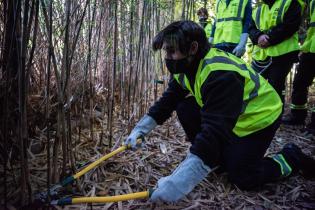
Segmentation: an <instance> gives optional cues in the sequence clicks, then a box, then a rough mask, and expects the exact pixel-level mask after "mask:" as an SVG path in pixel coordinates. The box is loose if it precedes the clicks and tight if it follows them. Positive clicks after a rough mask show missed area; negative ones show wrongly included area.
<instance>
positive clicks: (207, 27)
mask: <svg viewBox="0 0 315 210" xmlns="http://www.w3.org/2000/svg"><path fill="white" fill-rule="evenodd" d="M204 30H205V32H206V36H207V38H208V39H209V37H210V35H211V31H212V24H211V23H210V22H208V23H207V25H206V27H205V28H204Z"/></svg>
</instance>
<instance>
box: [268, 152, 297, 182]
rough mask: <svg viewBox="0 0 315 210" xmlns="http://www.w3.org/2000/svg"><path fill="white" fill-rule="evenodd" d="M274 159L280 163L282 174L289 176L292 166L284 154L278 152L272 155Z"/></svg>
mask: <svg viewBox="0 0 315 210" xmlns="http://www.w3.org/2000/svg"><path fill="white" fill-rule="evenodd" d="M272 159H273V160H274V161H276V162H277V163H278V164H279V165H280V169H281V175H282V176H285V177H286V176H289V175H290V174H291V172H292V168H291V167H290V165H289V164H288V163H287V161H286V160H285V159H284V157H283V155H282V154H276V155H275V156H273V157H272Z"/></svg>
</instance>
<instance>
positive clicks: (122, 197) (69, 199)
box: [35, 137, 153, 205]
mask: <svg viewBox="0 0 315 210" xmlns="http://www.w3.org/2000/svg"><path fill="white" fill-rule="evenodd" d="M142 140H143V137H141V138H140V139H138V144H141V142H142ZM130 148H131V147H130V145H123V146H121V147H119V148H118V149H116V150H114V151H112V152H111V153H109V154H107V155H104V156H103V157H101V158H99V159H98V160H96V161H94V162H93V163H91V164H90V165H88V166H87V167H85V168H84V169H82V170H81V171H79V172H77V173H76V174H74V175H72V176H69V177H67V178H65V179H64V180H63V181H61V182H60V183H59V184H56V185H54V186H52V187H51V188H50V189H49V194H50V196H51V197H56V196H57V195H58V191H59V190H60V189H61V188H63V187H65V186H66V185H68V184H71V183H73V182H74V181H75V180H76V179H78V178H79V177H81V176H82V175H84V174H85V173H87V172H88V171H90V170H91V169H93V168H95V167H96V166H98V165H99V164H100V163H101V162H103V161H105V160H107V159H109V158H111V157H112V156H114V155H116V154H118V153H120V152H123V151H125V150H126V149H130ZM152 192H153V190H151V189H150V190H147V191H143V192H137V193H130V194H125V195H117V196H104V197H103V196H102V197H77V198H72V197H67V198H61V199H58V200H52V201H51V203H50V204H51V205H69V204H75V203H106V202H118V201H126V200H134V199H145V198H149V197H150V196H151V193H152ZM47 198H48V192H47V191H45V192H41V193H38V194H37V195H35V199H36V200H39V201H41V202H42V203H46V202H47Z"/></svg>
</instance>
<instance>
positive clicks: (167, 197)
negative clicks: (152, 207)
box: [150, 153, 211, 203]
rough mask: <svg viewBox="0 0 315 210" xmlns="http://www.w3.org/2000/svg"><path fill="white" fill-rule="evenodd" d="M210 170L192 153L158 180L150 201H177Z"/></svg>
mask: <svg viewBox="0 0 315 210" xmlns="http://www.w3.org/2000/svg"><path fill="white" fill-rule="evenodd" d="M210 171H211V169H210V168H209V167H208V166H207V165H205V164H204V163H203V161H202V160H201V159H200V158H199V157H198V156H197V155H194V154H192V153H188V155H187V157H186V159H185V160H184V161H183V162H182V163H181V164H180V165H179V166H178V167H177V168H176V170H175V171H174V172H173V173H172V174H171V175H170V176H167V177H163V178H161V179H160V180H159V181H158V184H157V188H156V189H155V190H154V191H153V193H152V195H151V197H150V200H151V201H152V202H155V203H156V202H177V201H179V200H180V199H182V198H183V197H184V196H185V195H187V194H188V193H189V192H191V191H192V190H193V189H194V187H195V186H196V185H197V184H199V183H200V182H201V181H202V180H203V179H204V178H205V177H206V176H207V175H208V173H209V172H210Z"/></svg>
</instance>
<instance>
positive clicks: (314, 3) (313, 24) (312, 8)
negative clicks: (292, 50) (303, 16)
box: [301, 0, 315, 53]
mask: <svg viewBox="0 0 315 210" xmlns="http://www.w3.org/2000/svg"><path fill="white" fill-rule="evenodd" d="M308 9H309V15H310V24H309V26H308V29H307V35H306V39H305V41H304V43H303V45H302V47H301V51H302V52H306V53H308V52H310V53H315V0H311V1H310V4H309V5H308Z"/></svg>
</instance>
